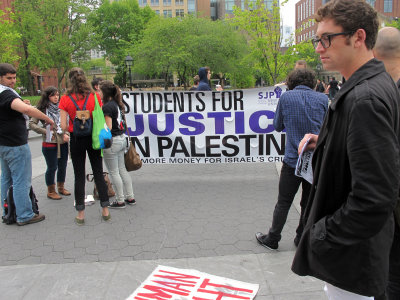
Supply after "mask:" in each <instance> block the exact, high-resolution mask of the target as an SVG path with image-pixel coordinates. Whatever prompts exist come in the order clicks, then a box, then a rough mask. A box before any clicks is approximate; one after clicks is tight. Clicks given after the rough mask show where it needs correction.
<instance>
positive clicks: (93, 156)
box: [59, 68, 111, 225]
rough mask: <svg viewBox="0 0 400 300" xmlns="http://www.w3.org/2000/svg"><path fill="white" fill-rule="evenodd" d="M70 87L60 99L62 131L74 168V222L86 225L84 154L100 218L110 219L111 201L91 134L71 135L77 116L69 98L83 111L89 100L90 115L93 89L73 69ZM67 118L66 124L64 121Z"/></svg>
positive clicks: (83, 77)
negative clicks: (65, 131)
mask: <svg viewBox="0 0 400 300" xmlns="http://www.w3.org/2000/svg"><path fill="white" fill-rule="evenodd" d="M68 78H69V81H70V85H69V86H70V88H69V89H68V90H67V93H66V94H65V95H63V96H62V97H61V100H60V105H59V107H60V114H61V128H62V129H63V130H68V131H69V132H70V135H71V136H70V151H71V159H72V165H73V167H74V175H75V181H74V184H75V186H74V191H75V209H76V210H77V211H78V216H77V217H76V218H75V223H76V224H78V225H83V224H84V223H85V177H86V170H85V161H86V153H87V154H88V156H89V160H90V164H91V166H92V170H93V176H94V181H95V184H96V186H97V189H98V191H99V197H100V205H101V207H102V218H103V220H105V221H108V220H109V219H110V218H111V216H110V212H109V211H108V206H109V205H110V201H109V198H108V192H107V184H106V182H105V180H104V176H103V159H102V157H101V150H94V149H93V147H92V135H91V134H90V135H89V136H83V137H77V136H75V135H74V127H73V122H72V121H73V120H74V118H75V116H76V110H77V109H76V106H75V104H74V103H73V102H72V100H71V98H70V97H72V98H73V99H74V100H75V102H76V103H77V105H78V106H79V108H80V109H82V108H83V106H84V103H85V99H86V97H88V101H87V105H86V110H89V111H90V114H91V113H92V111H93V110H94V107H95V102H94V101H95V97H94V93H93V90H92V89H91V87H90V85H89V84H88V82H87V80H86V77H85V74H84V72H83V70H82V69H80V68H72V69H71V71H70V72H69V75H68ZM97 99H98V100H99V104H100V106H102V105H103V104H102V102H101V100H100V96H99V95H97ZM68 116H69V123H68V122H67V120H68Z"/></svg>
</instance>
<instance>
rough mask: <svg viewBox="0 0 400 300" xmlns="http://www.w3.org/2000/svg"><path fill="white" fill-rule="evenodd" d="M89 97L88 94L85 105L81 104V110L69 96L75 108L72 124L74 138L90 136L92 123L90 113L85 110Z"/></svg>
mask: <svg viewBox="0 0 400 300" xmlns="http://www.w3.org/2000/svg"><path fill="white" fill-rule="evenodd" d="M89 95H90V94H88V95H87V96H86V99H85V103H84V104H83V107H82V109H80V108H79V106H78V104H77V103H76V102H75V100H74V98H72V96H71V95H69V98H70V99H71V100H72V102H73V103H74V104H75V107H76V115H75V119H74V121H73V122H72V124H73V130H74V136H76V137H83V136H91V135H92V127H93V121H92V119H91V118H90V111H88V110H86V104H87V102H88V99H89Z"/></svg>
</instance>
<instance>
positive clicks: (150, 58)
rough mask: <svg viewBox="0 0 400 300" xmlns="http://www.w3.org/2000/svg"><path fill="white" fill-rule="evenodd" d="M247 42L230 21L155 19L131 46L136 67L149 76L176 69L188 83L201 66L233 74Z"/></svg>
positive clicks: (188, 18) (167, 72)
mask: <svg viewBox="0 0 400 300" xmlns="http://www.w3.org/2000/svg"><path fill="white" fill-rule="evenodd" d="M246 47H247V46H246V41H245V40H244V38H243V36H241V35H240V34H239V33H238V32H236V31H235V30H234V29H233V28H232V27H231V26H230V25H229V24H228V23H226V22H223V21H211V20H209V19H205V18H196V17H193V16H186V17H184V18H155V19H153V20H152V22H151V23H150V24H149V26H148V27H147V28H146V30H145V31H144V33H143V39H142V40H141V42H140V43H138V44H137V45H136V46H135V47H132V53H133V56H134V61H135V66H134V70H135V71H136V72H138V73H141V74H146V75H148V76H152V75H164V76H167V75H168V74H169V73H172V72H176V74H177V75H178V77H179V79H180V82H181V83H183V84H184V85H185V86H187V85H188V83H189V78H191V77H193V76H194V75H195V74H197V71H198V69H199V68H200V67H202V66H209V67H210V68H211V70H212V71H213V72H214V73H216V74H225V73H234V72H235V71H236V70H237V69H238V63H239V62H240V61H241V59H242V58H243V57H244V55H245V51H246Z"/></svg>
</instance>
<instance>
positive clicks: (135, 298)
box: [127, 266, 259, 300]
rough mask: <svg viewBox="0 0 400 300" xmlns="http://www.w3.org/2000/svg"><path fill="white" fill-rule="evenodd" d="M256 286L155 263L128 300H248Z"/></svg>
mask: <svg viewBox="0 0 400 300" xmlns="http://www.w3.org/2000/svg"><path fill="white" fill-rule="evenodd" d="M258 289H259V285H258V284H251V283H246V282H242V281H237V280H233V279H229V278H225V277H220V276H214V275H210V274H207V273H203V272H200V271H197V270H192V269H177V268H172V267H166V266H158V267H157V268H156V269H155V270H154V271H153V272H152V273H151V274H150V276H149V277H148V278H147V279H146V280H145V281H144V282H143V283H142V284H141V285H140V287H139V288H137V289H136V290H135V291H134V292H133V293H132V294H131V295H130V296H129V297H128V298H127V300H150V299H157V300H163V299H170V300H174V299H180V300H182V299H188V300H189V299H193V300H229V299H243V300H251V299H254V297H255V296H256V294H257V292H258Z"/></svg>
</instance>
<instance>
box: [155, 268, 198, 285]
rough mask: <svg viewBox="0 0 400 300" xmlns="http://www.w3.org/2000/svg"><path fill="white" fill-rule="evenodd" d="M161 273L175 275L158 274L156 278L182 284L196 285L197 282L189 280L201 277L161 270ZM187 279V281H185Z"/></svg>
mask: <svg viewBox="0 0 400 300" xmlns="http://www.w3.org/2000/svg"><path fill="white" fill-rule="evenodd" d="M159 272H163V273H167V274H173V275H159V274H156V275H154V277H160V278H165V279H169V280H171V281H180V282H186V283H193V284H196V281H189V279H192V280H193V279H200V277H197V276H193V275H188V274H182V273H175V272H168V271H164V270H159ZM185 279H187V280H185Z"/></svg>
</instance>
